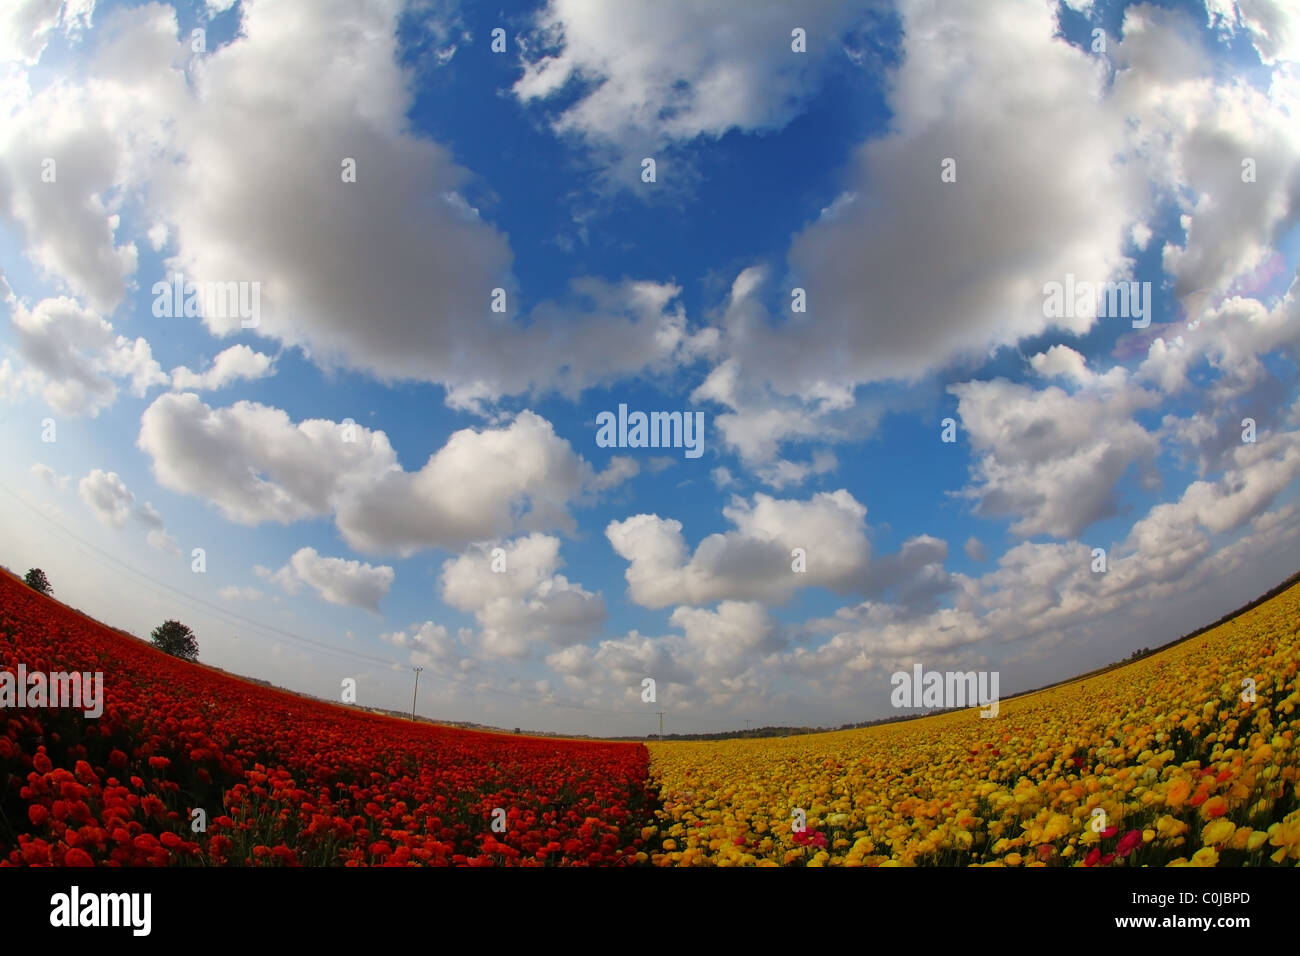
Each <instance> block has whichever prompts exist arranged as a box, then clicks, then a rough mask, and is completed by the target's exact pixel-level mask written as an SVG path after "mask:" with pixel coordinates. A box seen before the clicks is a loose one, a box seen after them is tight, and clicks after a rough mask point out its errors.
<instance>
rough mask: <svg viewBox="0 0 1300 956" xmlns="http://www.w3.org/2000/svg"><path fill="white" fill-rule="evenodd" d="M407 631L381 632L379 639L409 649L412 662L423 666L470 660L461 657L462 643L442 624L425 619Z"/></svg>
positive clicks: (444, 664)
mask: <svg viewBox="0 0 1300 956" xmlns="http://www.w3.org/2000/svg"><path fill="white" fill-rule="evenodd" d="M408 630H409V631H410V633H407V631H391V632H389V633H386V634H380V635H379V639H380V640H381V641H383V642H385V643H386V644H392V645H393V646H394V647H400V648H403V649H404V650H409V651H410V652H411V653H410V659H411V663H412V664H414V665H419V666H423V667H428V666H430V665H443V666H447V665H455V664H458V663H460V662H462V661H464V662H465V663H468V661H467V660H466V659H465V658H463V657H461V653H460V645H459V644H458V643H457V641H456V639H455V638H454V637H452V636H451V634H449V633H448V632H447V628H445V627H444V626H443V625H441V624H434V623H433V622H432V621H425V622H424V623H423V624H421V625H419V626H418V627H416V626H415V625H412V626H411V627H410V628H409V629H408Z"/></svg>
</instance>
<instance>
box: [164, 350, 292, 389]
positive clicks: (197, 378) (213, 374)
mask: <svg viewBox="0 0 1300 956" xmlns="http://www.w3.org/2000/svg"><path fill="white" fill-rule="evenodd" d="M273 361H274V360H273V359H272V358H271V356H269V355H264V354H263V353H261V352H255V351H253V350H252V349H251V348H249V347H248V346H247V345H232V346H231V347H230V348H228V349H226V350H224V351H222V352H218V353H217V355H216V356H215V357H214V358H213V359H212V365H211V366H210V367H209V368H208V369H207V371H205V372H191V371H190V370H189V369H188V368H186V367H185V366H184V365H182V366H179V367H178V368H175V369H172V388H174V389H177V390H185V391H202V390H213V389H218V388H225V387H226V386H227V385H231V384H233V383H234V382H238V381H241V380H242V381H253V380H255V379H259V378H265V377H266V376H267V375H270V374H271V373H272V363H273Z"/></svg>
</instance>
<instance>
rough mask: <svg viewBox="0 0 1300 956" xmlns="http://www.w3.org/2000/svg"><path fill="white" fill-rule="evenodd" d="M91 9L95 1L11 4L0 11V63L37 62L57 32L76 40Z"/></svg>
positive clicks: (19, 1) (42, 0)
mask: <svg viewBox="0 0 1300 956" xmlns="http://www.w3.org/2000/svg"><path fill="white" fill-rule="evenodd" d="M94 9H95V0H10V2H9V3H7V4H6V5H5V8H4V9H3V10H0V61H4V60H17V61H20V62H22V63H26V64H27V65H29V66H30V65H32V64H34V63H36V62H38V61H39V60H40V58H41V54H42V53H43V52H44V51H45V47H46V44H47V43H48V42H49V38H50V34H52V33H53V32H54V31H55V29H56V28H58V27H62V28H63V30H64V32H65V33H66V34H67V35H68V36H69V37H76V36H77V35H78V34H79V33H80V32H81V31H82V30H83V29H85V28H86V27H88V26H89V25H90V19H91V15H92V14H93V13H94Z"/></svg>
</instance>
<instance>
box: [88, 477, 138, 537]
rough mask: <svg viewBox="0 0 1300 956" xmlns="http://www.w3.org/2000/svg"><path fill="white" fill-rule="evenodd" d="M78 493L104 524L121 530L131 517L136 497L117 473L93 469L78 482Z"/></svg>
mask: <svg viewBox="0 0 1300 956" xmlns="http://www.w3.org/2000/svg"><path fill="white" fill-rule="evenodd" d="M77 493H78V494H79V495H80V496H81V500H82V501H84V502H85V503H86V507H88V508H89V509H90V510H91V511H92V512H94V514H95V517H96V518H98V519H99V520H100V521H102V522H104V524H107V525H110V526H112V527H114V528H120V527H122V526H123V525H124V524H126V522H127V519H128V518H130V517H131V507H132V505H134V504H135V495H133V494H131V492H130V491H128V490H127V487H126V484H125V483H124V482H123V481H122V479H121V478H119V477H118V475H117V472H115V471H108V472H105V471H102V470H100V469H99V468H95V469H93V470H92V471H91V472H90V474H88V475H86V477H84V478H82V479H81V481H79V482H77Z"/></svg>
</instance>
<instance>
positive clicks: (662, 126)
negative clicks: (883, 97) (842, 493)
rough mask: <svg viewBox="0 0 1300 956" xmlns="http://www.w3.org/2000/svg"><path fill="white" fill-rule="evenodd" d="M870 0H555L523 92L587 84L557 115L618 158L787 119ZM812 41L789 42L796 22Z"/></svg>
mask: <svg viewBox="0 0 1300 956" xmlns="http://www.w3.org/2000/svg"><path fill="white" fill-rule="evenodd" d="M869 6H870V5H869V4H867V3H863V2H849V3H845V2H839V0H812V2H808V3H804V4H801V5H800V7H799V8H798V11H797V13H794V12H792V11H791V9H790V8H789V6H788V5H787V4H784V3H781V2H778V0H754V2H751V3H746V4H744V5H742V6H736V5H735V4H730V3H726V2H725V0H708V2H704V3H691V4H669V5H667V6H665V5H664V4H662V3H655V2H653V0H627V2H625V3H621V4H619V5H618V6H617V7H614V6H610V5H608V4H592V3H585V2H582V0H549V2H548V3H547V4H546V5H545V6H544V7H542V9H540V10H539V11H538V12H537V14H536V15H535V20H534V24H533V26H534V29H533V31H532V32H531V34H530V35H529V36H528V37H527V38H526V55H525V59H524V73H523V76H521V77H520V78H519V80H518V81H517V82H516V83H515V85H514V88H513V92H514V94H515V96H516V97H518V98H519V100H520V101H521V102H525V103H529V102H534V101H542V102H545V101H548V100H550V99H551V98H552V97H556V96H557V95H558V94H560V93H561V92H562V91H565V90H568V89H569V88H570V84H572V83H574V82H577V83H579V84H581V90H582V92H581V93H580V95H579V96H578V97H577V98H576V100H571V101H567V102H566V105H565V106H564V107H563V109H561V110H560V111H559V112H557V113H556V114H555V115H554V116H553V118H552V121H551V125H552V128H553V129H554V130H555V131H556V132H558V133H562V134H570V133H572V134H577V135H579V136H582V137H584V138H585V139H586V140H587V141H588V142H589V143H591V144H592V145H594V146H597V147H605V148H609V147H613V148H615V149H616V156H617V158H620V159H626V158H630V157H632V156H633V154H635V156H636V158H637V159H638V160H639V158H640V157H641V156H642V155H650V153H648V152H646V151H647V150H653V149H655V148H658V147H663V146H666V145H669V144H671V143H674V142H686V141H690V140H693V139H695V138H696V137H699V136H708V137H712V138H715V139H716V138H718V137H721V136H722V135H723V134H724V133H726V132H727V131H728V130H732V129H739V130H744V131H754V132H758V131H766V130H774V129H779V128H780V127H782V126H784V125H785V124H787V123H788V122H790V120H791V119H793V118H794V117H795V116H796V115H798V114H799V113H800V112H801V111H802V110H803V108H804V106H805V105H806V103H807V101H808V100H809V99H811V98H812V97H813V96H814V95H815V94H816V92H817V90H818V88H819V87H820V86H821V83H822V80H823V78H824V77H825V75H826V73H827V71H828V70H829V69H831V68H832V67H833V66H834V65H835V64H836V61H837V59H838V62H839V63H844V62H846V60H845V57H844V40H845V34H846V33H848V32H850V31H851V30H852V29H853V28H854V27H856V26H859V25H860V24H862V23H863V21H864V20H865V19H866V16H867V11H868V9H869ZM796 27H800V28H802V29H803V30H804V33H805V35H806V52H803V53H796V52H793V50H792V42H793V39H792V31H793V30H794V28H796Z"/></svg>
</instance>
